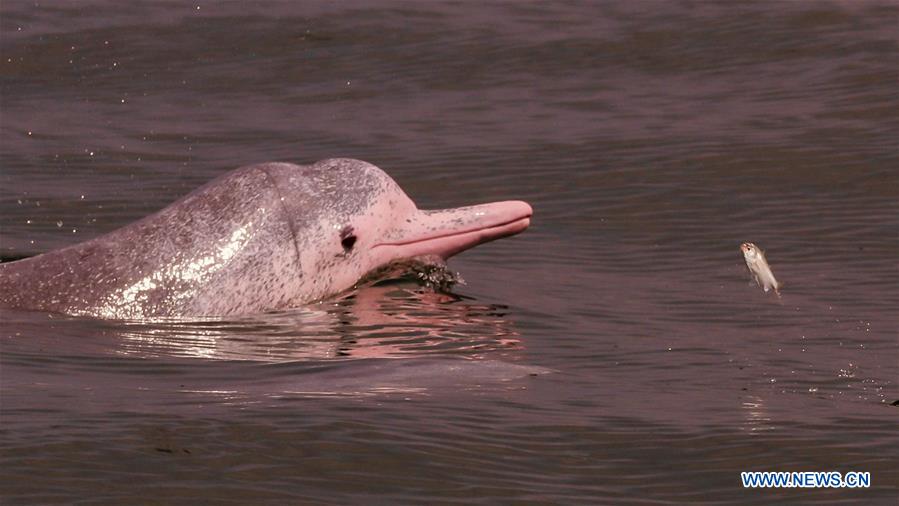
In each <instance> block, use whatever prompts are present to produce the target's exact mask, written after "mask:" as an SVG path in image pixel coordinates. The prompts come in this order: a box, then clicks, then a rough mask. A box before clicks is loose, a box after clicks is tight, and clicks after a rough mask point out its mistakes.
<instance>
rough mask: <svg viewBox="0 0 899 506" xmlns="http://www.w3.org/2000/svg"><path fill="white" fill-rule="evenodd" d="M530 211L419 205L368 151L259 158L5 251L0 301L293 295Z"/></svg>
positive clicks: (150, 307)
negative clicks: (109, 227) (147, 206)
mask: <svg viewBox="0 0 899 506" xmlns="http://www.w3.org/2000/svg"><path fill="white" fill-rule="evenodd" d="M530 215H531V209H530V206H528V205H527V204H525V203H523V202H500V203H495V204H485V205H482V206H474V207H467V208H459V209H452V210H446V211H419V210H418V209H417V207H416V206H415V204H414V203H413V202H412V200H410V199H409V197H407V196H406V195H405V193H403V191H402V190H401V189H400V188H399V186H398V185H397V184H396V183H395V182H394V181H393V180H392V179H391V178H390V177H389V176H387V175H386V174H385V173H384V172H383V171H381V170H380V169H379V168H377V167H375V166H374V165H371V164H368V163H366V162H362V161H359V160H350V159H331V160H323V161H320V162H317V163H315V164H312V165H305V166H299V165H293V164H288V163H267V164H261V165H253V166H248V167H242V168H239V169H236V170H234V171H232V172H230V173H228V174H225V175H223V176H221V177H219V178H217V179H215V180H213V181H211V182H209V183H207V184H206V185H204V186H202V187H200V188H198V189H197V190H195V191H193V192H191V193H190V194H188V195H187V196H185V197H183V198H181V199H180V200H178V201H176V202H175V203H173V204H171V205H170V206H168V207H166V208H164V209H162V210H161V211H159V212H157V213H156V214H153V215H151V216H148V217H146V218H144V219H142V220H139V221H137V222H135V223H132V224H130V225H128V226H126V227H123V228H121V229H118V230H115V231H113V232H110V233H109V234H106V235H103V236H100V237H98V238H96V239H93V240H91V241H88V242H84V243H81V244H76V245H74V246H70V247H67V248H63V249H60V250H57V251H52V252H49V253H45V254H43V255H38V256H36V257H32V258H27V259H24V260H19V261H15V262H10V263H3V264H0V306H2V307H12V308H25V309H37V310H43V311H51V312H59V313H67V314H73V315H88V316H96V317H101V318H115V319H141V318H148V317H155V316H225V315H235V314H247V313H258V312H262V311H268V310H277V309H284V308H289V307H295V306H298V305H301V304H304V303H308V302H311V301H315V300H320V299H322V298H324V297H326V296H328V295H332V294H335V293H338V292H341V291H344V290H346V289H348V288H351V287H352V286H353V284H354V283H355V282H356V281H357V280H359V279H360V278H361V277H363V276H364V275H365V274H366V273H367V272H369V271H371V270H373V269H376V268H378V267H379V266H382V265H385V264H387V263H389V262H391V261H395V260H397V259H401V258H407V257H414V256H419V255H426V254H436V255H439V256H442V257H443V258H447V257H449V256H451V255H453V254H455V253H458V252H459V251H462V250H464V249H467V248H469V247H471V246H474V245H476V244H479V243H481V242H485V241H489V240H492V239H496V238H498V237H503V236H506V235H511V234H514V233H517V232H520V231H521V230H524V229H525V228H527V226H528V224H529V218H530ZM348 246H349V247H348Z"/></svg>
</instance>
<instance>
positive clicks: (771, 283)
mask: <svg viewBox="0 0 899 506" xmlns="http://www.w3.org/2000/svg"><path fill="white" fill-rule="evenodd" d="M740 250H741V251H742V252H743V258H744V259H745V260H746V267H747V268H748V269H749V273H750V274H752V278H753V279H755V282H756V283H757V284H758V285H759V286H760V287H762V288H763V289H764V290H765V291H766V292H767V291H768V290H771V289H772V288H773V289H774V293H776V294H777V296H778V297H780V287H781V286H783V285H781V284H780V283H778V282H777V280H776V279H775V278H774V273H773V272H771V267H769V266H768V261H767V260H765V253H764V252H762V250H761V248H759V247H758V246H756V245H755V244H753V243H751V242H744V243H743V244H741V245H740Z"/></svg>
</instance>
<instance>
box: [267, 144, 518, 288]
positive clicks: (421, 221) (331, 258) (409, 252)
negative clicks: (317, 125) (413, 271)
mask: <svg viewBox="0 0 899 506" xmlns="http://www.w3.org/2000/svg"><path fill="white" fill-rule="evenodd" d="M280 167H282V168H281V169H279V168H278V167H274V168H270V169H269V175H270V176H271V177H272V178H273V179H274V181H275V185H276V187H277V189H278V191H279V192H280V194H281V201H282V202H283V203H284V208H285V212H286V218H287V220H288V221H289V222H290V226H291V228H292V231H293V236H294V240H295V242H296V245H297V254H298V255H299V266H300V270H301V273H300V275H301V276H302V277H303V278H304V280H303V285H304V286H305V289H304V292H306V297H304V298H305V299H306V300H307V301H309V300H316V299H320V298H322V297H326V296H328V295H333V294H335V293H339V292H341V291H344V290H347V289H349V288H351V287H352V286H353V285H354V284H355V283H356V282H357V281H359V280H360V279H361V278H363V277H364V276H365V275H366V274H368V273H369V272H371V271H374V270H376V269H378V268H380V267H383V266H385V265H388V264H390V263H392V262H396V261H399V260H403V259H408V258H415V257H422V256H438V257H440V258H443V259H447V258H449V257H451V256H453V255H455V254H457V253H460V252H462V251H465V250H466V249H468V248H471V247H473V246H476V245H478V244H481V243H485V242H488V241H492V240H494V239H499V238H501V237H506V236H510V235H513V234H517V233H519V232H521V231H523V230H524V229H526V228H527V227H528V225H529V224H530V217H531V213H532V210H531V206H530V205H528V204H527V203H525V202H521V201H505V202H494V203H489V204H481V205H475V206H468V207H460V208H455V209H443V210H431V211H429V210H421V209H418V207H417V206H416V205H415V202H413V201H412V199H410V198H409V197H408V196H407V195H406V194H405V192H403V190H402V189H401V188H400V187H399V185H398V184H397V183H396V182H395V181H394V180H393V179H391V178H390V176H388V175H387V174H386V173H385V172H384V171H382V170H381V169H379V168H378V167H375V166H374V165H372V164H369V163H366V162H363V161H360V160H352V159H343V158H337V159H328V160H322V161H319V162H317V163H315V164H312V165H307V166H300V167H298V166H294V165H287V164H284V165H282V166H280Z"/></svg>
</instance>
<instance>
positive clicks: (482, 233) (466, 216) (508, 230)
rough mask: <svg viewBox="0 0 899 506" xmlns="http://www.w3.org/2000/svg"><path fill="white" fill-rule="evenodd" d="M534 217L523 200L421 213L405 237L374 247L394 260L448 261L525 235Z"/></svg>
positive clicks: (529, 207)
mask: <svg viewBox="0 0 899 506" xmlns="http://www.w3.org/2000/svg"><path fill="white" fill-rule="evenodd" d="M531 214H533V210H532V209H531V206H530V205H529V204H528V203H527V202H522V201H520V200H509V201H505V202H493V203H490V204H481V205H477V206H469V207H460V208H456V209H444V210H440V211H420V212H419V215H418V216H417V217H416V218H417V219H416V220H415V221H414V222H413V223H412V224H411V225H412V226H410V227H409V229H408V230H407V234H406V235H405V237H404V238H402V239H400V240H395V241H386V242H380V243H378V244H376V245H375V246H374V247H375V249H379V250H386V253H385V254H386V255H387V256H390V257H393V258H409V257H415V256H421V255H438V256H440V257H442V258H443V259H447V258H449V257H451V256H453V255H456V254H458V253H461V252H463V251H465V250H467V249H469V248H473V247H475V246H477V245H478V244H483V243H485V242H489V241H493V240H495V239H500V238H503V237H508V236H510V235H515V234H517V233H519V232H522V231H523V230H525V229H526V228H528V226H529V225H530V224H531Z"/></svg>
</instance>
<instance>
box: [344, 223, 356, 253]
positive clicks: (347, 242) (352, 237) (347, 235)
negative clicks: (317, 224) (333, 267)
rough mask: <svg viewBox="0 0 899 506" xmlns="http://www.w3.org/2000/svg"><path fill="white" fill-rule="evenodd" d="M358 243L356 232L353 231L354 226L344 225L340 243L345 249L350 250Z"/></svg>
mask: <svg viewBox="0 0 899 506" xmlns="http://www.w3.org/2000/svg"><path fill="white" fill-rule="evenodd" d="M355 244H356V234H354V233H353V227H344V229H343V230H341V231H340V245H341V246H343V249H344V251H350V250H351V249H353V246H354V245H355Z"/></svg>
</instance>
